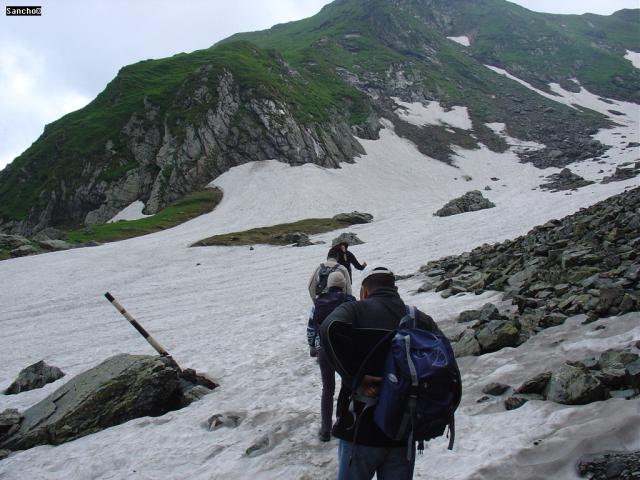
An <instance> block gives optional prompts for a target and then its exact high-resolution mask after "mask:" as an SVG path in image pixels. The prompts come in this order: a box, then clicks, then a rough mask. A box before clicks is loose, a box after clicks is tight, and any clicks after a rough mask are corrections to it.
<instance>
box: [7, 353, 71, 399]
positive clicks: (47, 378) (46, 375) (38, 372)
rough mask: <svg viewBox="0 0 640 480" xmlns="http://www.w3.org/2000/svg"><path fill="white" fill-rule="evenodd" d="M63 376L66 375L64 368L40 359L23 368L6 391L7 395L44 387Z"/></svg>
mask: <svg viewBox="0 0 640 480" xmlns="http://www.w3.org/2000/svg"><path fill="white" fill-rule="evenodd" d="M62 377H64V373H63V372H62V370H60V369H59V368H58V367H53V366H51V365H47V364H46V363H45V362H44V361H43V360H40V361H39V362H36V363H34V364H33V365H29V366H28V367H26V368H25V369H23V370H22V371H21V372H20V373H19V374H18V377H17V378H16V379H15V380H14V381H13V383H12V384H11V385H9V388H7V390H6V391H5V392H4V393H5V395H13V394H16V393H20V392H27V391H29V390H33V389H35V388H41V387H44V386H45V385H46V384H47V383H51V382H55V381H56V380H58V379H60V378H62Z"/></svg>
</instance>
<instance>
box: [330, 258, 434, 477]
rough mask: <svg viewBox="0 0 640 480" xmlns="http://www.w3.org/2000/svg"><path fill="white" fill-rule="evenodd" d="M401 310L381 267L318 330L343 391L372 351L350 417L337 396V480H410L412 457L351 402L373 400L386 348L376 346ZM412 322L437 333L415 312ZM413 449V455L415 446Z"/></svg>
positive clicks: (389, 274) (390, 280)
mask: <svg viewBox="0 0 640 480" xmlns="http://www.w3.org/2000/svg"><path fill="white" fill-rule="evenodd" d="M406 311H407V310H406V307H405V304H404V302H403V301H402V299H401V298H400V295H398V292H397V288H396V286H395V277H394V275H393V273H392V272H391V271H390V270H389V269H387V268H384V267H376V268H373V269H371V270H369V271H367V272H366V273H365V276H364V278H363V279H362V287H361V289H360V301H358V302H351V303H344V304H342V305H340V306H339V307H338V308H336V309H335V310H334V311H333V313H331V315H329V316H328V317H327V318H326V319H325V321H324V322H323V323H322V325H321V327H320V337H321V342H322V344H323V345H324V349H325V352H326V354H327V355H328V357H329V360H330V361H331V363H332V364H333V365H334V367H335V369H336V371H337V372H338V373H339V374H340V376H341V377H342V388H343V389H344V388H348V386H349V385H352V382H353V378H354V376H355V375H356V373H357V372H358V371H359V370H360V367H361V365H362V363H363V361H364V359H365V358H366V357H367V356H368V354H369V353H370V352H371V351H372V350H373V349H374V347H376V346H378V348H376V349H375V352H376V353H375V354H373V355H372V356H371V357H370V361H368V362H367V366H366V367H365V371H364V373H365V376H364V379H363V380H362V382H361V386H360V389H359V391H358V392H357V394H358V395H356V397H355V398H354V405H353V406H354V413H355V415H353V414H351V413H350V412H349V402H344V401H343V402H340V397H346V395H343V394H342V392H341V394H340V396H339V401H338V405H337V412H336V413H337V416H338V421H337V423H336V425H334V428H333V431H332V433H333V435H334V436H335V437H337V438H339V439H340V446H339V474H338V479H339V480H361V479H367V480H368V479H371V478H373V476H374V474H377V478H378V479H379V480H385V479H386V480H404V479H411V478H413V467H414V462H415V454H412V455H411V459H408V458H407V443H406V441H394V440H392V439H390V438H389V437H387V436H386V435H385V434H384V433H383V432H382V431H381V430H380V429H379V428H378V426H377V425H376V424H375V423H374V421H373V409H367V410H366V411H364V413H362V412H363V410H364V403H362V402H360V401H358V400H357V397H358V396H368V397H377V394H378V390H379V385H380V382H381V381H382V377H381V375H382V371H383V368H384V361H385V358H386V354H387V351H388V347H387V348H385V347H384V346H379V345H378V343H379V341H380V340H381V339H382V338H383V337H384V336H385V335H386V334H387V333H388V332H389V331H391V330H394V329H396V328H397V326H398V324H399V322H400V320H401V319H402V317H403V316H404V315H405V314H406ZM417 320H418V323H419V324H420V326H421V327H422V328H425V329H427V330H430V331H432V332H434V333H439V334H440V333H441V332H440V330H439V328H438V326H437V325H436V324H435V322H434V321H433V319H432V318H431V317H429V316H428V315H426V314H424V313H423V312H420V311H418V312H417ZM350 393H351V392H349V394H350ZM361 413H362V415H360V414H361ZM358 417H360V418H358ZM356 419H357V420H358V426H357V427H358V428H357V432H356V428H355V427H356ZM413 448H414V450H415V446H414V447H413Z"/></svg>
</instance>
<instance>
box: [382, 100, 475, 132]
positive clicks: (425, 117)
mask: <svg viewBox="0 0 640 480" xmlns="http://www.w3.org/2000/svg"><path fill="white" fill-rule="evenodd" d="M393 100H394V101H395V102H396V103H397V104H398V105H400V107H401V108H398V109H397V110H396V113H398V115H399V116H400V118H401V119H402V120H405V121H407V122H409V123H412V124H413V125H418V126H423V125H439V126H440V125H448V126H451V127H455V128H460V129H462V130H471V129H472V128H473V125H472V123H471V118H469V111H468V110H467V107H461V106H455V107H452V108H451V109H449V110H445V109H444V108H443V107H442V106H441V105H440V103H439V102H427V104H426V105H424V104H422V103H420V102H413V103H407V102H403V101H401V100H400V99H399V98H395V97H394V98H393Z"/></svg>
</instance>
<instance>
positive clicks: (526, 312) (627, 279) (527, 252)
mask: <svg viewBox="0 0 640 480" xmlns="http://www.w3.org/2000/svg"><path fill="white" fill-rule="evenodd" d="M639 208H640V188H635V189H633V190H629V191H627V192H625V193H622V194H620V195H617V196H614V197H611V198H610V199H607V200H605V201H603V202H600V203H598V204H596V205H593V206H591V207H589V208H585V209H582V210H581V211H579V212H578V213H576V214H574V215H571V216H569V217H566V218H565V219H563V220H552V221H550V222H548V223H546V224H544V225H541V226H538V227H535V228H534V229H533V230H531V231H530V232H529V233H528V234H527V235H525V236H522V237H519V238H517V239H515V240H508V241H505V242H502V243H498V244H495V245H483V246H481V247H478V248H476V249H474V250H472V251H471V252H467V253H463V254H462V255H459V256H454V257H446V258H442V259H440V260H436V261H433V262H429V263H428V264H427V265H425V266H423V267H422V268H421V269H420V272H421V274H422V275H423V276H424V284H423V285H422V287H421V288H420V289H419V291H432V290H435V291H439V292H440V293H441V295H442V296H443V297H445V298H446V297H449V296H451V295H455V294H457V293H465V292H474V293H481V292H483V291H486V290H494V291H495V290H497V291H503V292H505V295H504V298H505V299H511V300H512V303H513V304H514V305H515V306H517V309H518V312H517V313H516V314H514V315H512V316H510V317H509V318H510V319H511V320H513V321H515V322H516V323H517V324H518V326H519V329H520V334H519V339H518V342H522V341H525V340H526V339H527V338H528V337H529V336H531V335H533V334H535V333H536V332H538V331H540V330H542V329H544V328H549V327H553V326H556V325H559V324H561V323H563V322H564V320H565V319H566V318H567V317H568V316H572V315H577V314H586V315H587V317H588V319H587V321H593V320H596V319H598V318H601V317H607V316H611V315H621V314H624V313H627V312H632V311H638V310H640V284H639V280H640V258H639V257H638V254H637V252H638V249H639V248H640V217H639V216H638V209H639ZM465 315H467V314H465ZM463 317H464V316H463ZM472 319H474V320H475V317H472ZM463 339H464V341H465V342H467V343H468V342H469V341H470V337H469V334H468V333H467V334H466V336H464V335H463V337H461V339H460V340H461V341H462V340H463ZM472 343H473V342H472Z"/></svg>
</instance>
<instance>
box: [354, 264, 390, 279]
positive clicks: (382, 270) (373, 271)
mask: <svg viewBox="0 0 640 480" xmlns="http://www.w3.org/2000/svg"><path fill="white" fill-rule="evenodd" d="M379 274H385V275H391V276H392V277H393V278H394V280H395V278H396V277H395V275H394V274H393V272H392V271H391V270H389V269H388V268H387V267H382V266H380V265H372V266H370V267H369V266H367V268H365V269H364V271H363V272H362V279H361V280H360V283H364V281H365V280H366V279H367V278H369V277H370V276H371V275H379Z"/></svg>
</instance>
